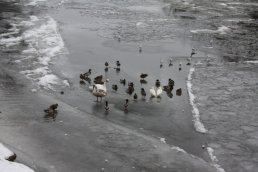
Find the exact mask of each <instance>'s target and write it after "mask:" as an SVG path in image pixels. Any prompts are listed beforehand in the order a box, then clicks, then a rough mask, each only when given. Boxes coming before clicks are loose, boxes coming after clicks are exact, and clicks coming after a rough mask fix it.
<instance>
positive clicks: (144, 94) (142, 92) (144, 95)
mask: <svg viewBox="0 0 258 172" xmlns="http://www.w3.org/2000/svg"><path fill="white" fill-rule="evenodd" d="M141 95H142V99H145V97H146V92H145V90H144V88H141Z"/></svg>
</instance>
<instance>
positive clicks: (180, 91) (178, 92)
mask: <svg viewBox="0 0 258 172" xmlns="http://www.w3.org/2000/svg"><path fill="white" fill-rule="evenodd" d="M176 95H177V96H181V95H182V88H179V89H177V90H176Z"/></svg>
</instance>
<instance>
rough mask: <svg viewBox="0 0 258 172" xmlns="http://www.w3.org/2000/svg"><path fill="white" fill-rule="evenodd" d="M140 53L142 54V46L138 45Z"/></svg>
mask: <svg viewBox="0 0 258 172" xmlns="http://www.w3.org/2000/svg"><path fill="white" fill-rule="evenodd" d="M141 52H142V46H141V45H139V53H141Z"/></svg>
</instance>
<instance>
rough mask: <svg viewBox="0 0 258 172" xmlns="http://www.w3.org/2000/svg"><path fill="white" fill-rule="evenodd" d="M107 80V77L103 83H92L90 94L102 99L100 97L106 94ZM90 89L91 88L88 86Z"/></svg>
mask: <svg viewBox="0 0 258 172" xmlns="http://www.w3.org/2000/svg"><path fill="white" fill-rule="evenodd" d="M107 82H108V79H107V80H106V81H105V82H104V84H103V85H102V84H94V85H93V87H92V89H93V90H92V94H93V95H94V96H96V97H97V102H98V98H99V97H100V98H101V100H102V97H105V96H106V95H107V86H106V83H107ZM90 89H91V88H90Z"/></svg>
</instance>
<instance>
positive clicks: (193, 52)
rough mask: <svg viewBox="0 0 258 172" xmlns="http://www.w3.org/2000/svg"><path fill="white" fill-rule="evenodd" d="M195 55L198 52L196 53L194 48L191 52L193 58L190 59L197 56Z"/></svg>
mask: <svg viewBox="0 0 258 172" xmlns="http://www.w3.org/2000/svg"><path fill="white" fill-rule="evenodd" d="M195 54H196V51H195V49H194V48H192V52H191V56H190V57H192V56H193V55H195Z"/></svg>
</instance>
